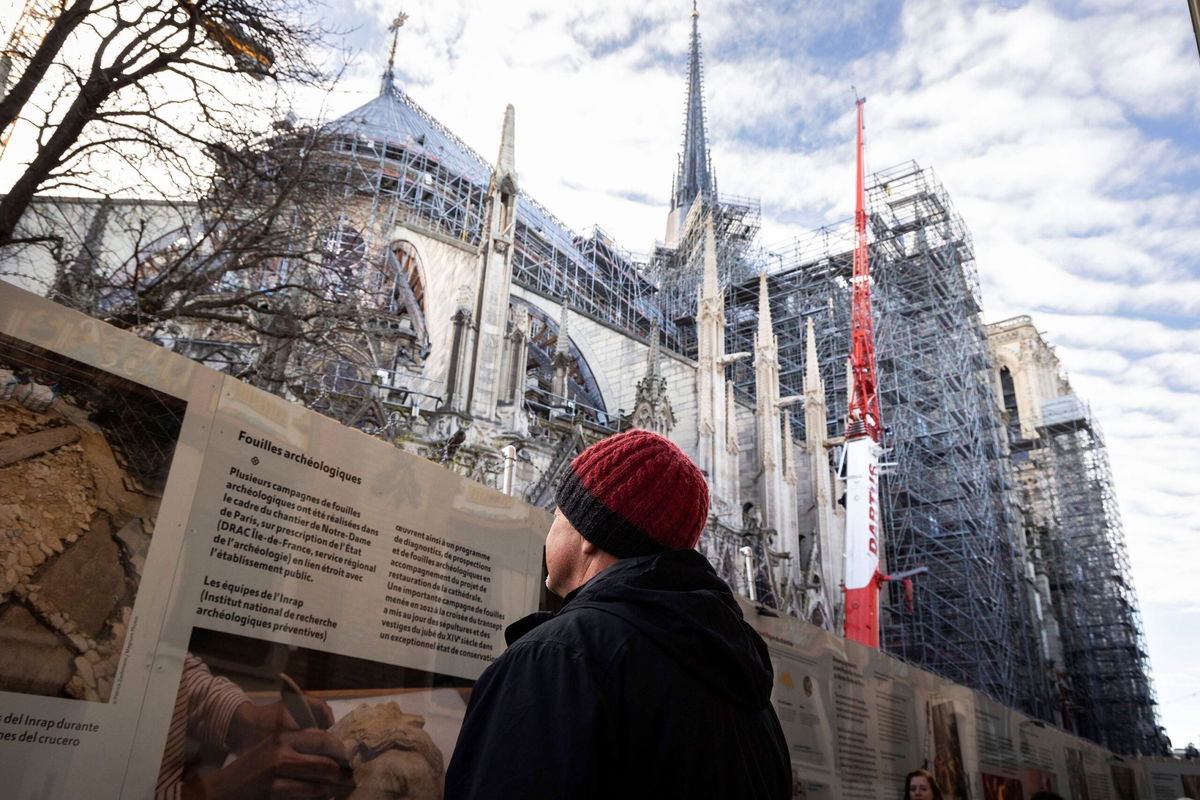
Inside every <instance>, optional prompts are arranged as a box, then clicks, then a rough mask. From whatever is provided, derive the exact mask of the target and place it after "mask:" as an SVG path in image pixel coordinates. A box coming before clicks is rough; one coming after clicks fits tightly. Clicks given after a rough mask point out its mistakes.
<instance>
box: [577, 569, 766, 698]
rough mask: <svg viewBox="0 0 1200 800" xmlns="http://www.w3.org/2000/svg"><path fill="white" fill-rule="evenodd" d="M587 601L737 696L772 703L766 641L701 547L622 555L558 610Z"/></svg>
mask: <svg viewBox="0 0 1200 800" xmlns="http://www.w3.org/2000/svg"><path fill="white" fill-rule="evenodd" d="M584 607H590V608H595V609H598V610H600V611H605V612H607V613H610V614H615V615H616V616H618V617H621V618H622V619H623V620H625V621H626V622H627V623H629V624H630V625H632V626H633V627H635V628H637V629H638V630H640V631H641V632H642V633H644V634H645V635H646V636H648V637H649V638H650V640H651V641H652V642H654V643H656V644H658V645H659V646H660V647H661V648H662V650H663V652H664V653H665V654H666V655H667V656H668V657H670V658H671V659H673V660H674V661H676V662H677V663H678V664H679V666H680V667H681V668H682V669H683V670H685V671H686V672H688V673H689V674H692V675H694V676H695V677H697V678H698V679H699V680H701V681H703V682H704V683H706V684H707V685H709V686H710V687H711V688H713V689H714V690H715V691H716V692H717V693H719V694H721V695H724V696H726V697H728V698H729V699H730V700H732V701H734V702H738V703H741V704H744V705H748V706H751V707H754V708H760V707H762V706H763V705H765V704H767V703H768V702H770V697H771V687H772V685H773V682H774V671H773V670H772V668H771V661H770V658H769V656H768V655H767V648H766V645H765V644H764V643H763V640H762V637H760V636H759V635H758V633H757V632H756V631H755V630H754V629H753V628H751V627H750V625H749V624H747V623H746V621H745V619H744V618H743V617H742V610H741V608H740V607H739V606H738V604H737V600H735V599H734V597H733V593H732V592H731V591H730V590H729V586H728V585H727V584H726V583H725V582H724V581H723V580H721V579H720V578H719V577H718V576H717V574H716V572H715V571H713V568H712V566H711V565H710V564H709V563H708V560H707V559H705V558H704V556H702V555H700V553H698V552H696V551H695V550H670V551H667V552H665V553H657V554H654V555H649V556H638V557H635V558H625V559H622V560H620V561H618V562H617V563H616V564H614V565H613V566H611V567H609V568H608V569H606V570H604V571H603V572H601V573H600V574H599V575H597V576H595V577H594V578H592V579H591V580H590V581H588V582H587V583H585V584H584V585H583V586H581V587H579V588H578V589H576V590H575V591H574V592H572V593H571V594H569V595H567V598H566V603H565V605H564V606H563V608H562V610H561V611H559V612H558V613H559V614H569V613H571V611H572V610H575V609H580V608H584Z"/></svg>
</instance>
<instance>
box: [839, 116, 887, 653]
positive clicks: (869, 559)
mask: <svg viewBox="0 0 1200 800" xmlns="http://www.w3.org/2000/svg"><path fill="white" fill-rule="evenodd" d="M865 102H866V100H865V99H861V98H860V99H859V100H858V176H857V180H856V184H855V210H854V274H853V277H852V278H851V281H850V283H851V291H852V295H851V297H852V299H851V316H850V386H849V387H848V390H849V403H848V405H849V408H848V410H847V414H846V444H845V453H844V455H845V464H846V576H845V582H844V585H845V592H846V595H845V601H846V608H845V613H846V624H845V636H846V638H847V639H852V640H854V641H856V642H861V643H862V644H865V645H868V646H870V647H874V648H878V647H879V586H880V584H881V583H882V582H883V581H884V580H886V578H885V576H883V575H882V574H880V572H879V540H880V536H881V534H882V532H883V530H882V525H881V518H880V515H879V439H880V432H881V429H882V423H881V420H880V418H879V395H878V393H877V391H876V384H875V326H874V324H873V322H872V320H871V269H870V264H869V261H868V253H867V212H866V210H865V209H864V208H863V103H865Z"/></svg>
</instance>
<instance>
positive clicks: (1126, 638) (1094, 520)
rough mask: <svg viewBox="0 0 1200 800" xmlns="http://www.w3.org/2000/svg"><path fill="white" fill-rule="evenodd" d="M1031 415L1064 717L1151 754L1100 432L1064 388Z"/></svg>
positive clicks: (1130, 597) (1140, 651)
mask: <svg viewBox="0 0 1200 800" xmlns="http://www.w3.org/2000/svg"><path fill="white" fill-rule="evenodd" d="M1040 422H1041V424H1040V426H1039V427H1038V434H1039V439H1040V445H1041V452H1040V453H1039V455H1040V456H1041V458H1040V459H1039V460H1040V461H1041V462H1042V463H1043V464H1044V469H1045V474H1046V475H1047V476H1048V478H1049V481H1048V483H1049V489H1050V494H1051V497H1050V501H1051V504H1050V506H1051V509H1052V514H1053V523H1052V525H1051V526H1050V527H1049V528H1048V529H1047V530H1045V531H1043V532H1041V538H1042V541H1041V550H1042V553H1043V554H1044V564H1043V566H1044V568H1045V570H1046V572H1047V575H1048V577H1049V579H1050V592H1051V599H1052V603H1053V607H1054V613H1055V615H1056V616H1057V619H1058V622H1059V625H1060V637H1061V640H1062V645H1063V658H1064V660H1065V662H1066V663H1065V664H1063V665H1062V667H1063V671H1064V672H1065V675H1066V680H1067V682H1068V694H1067V700H1066V708H1065V716H1066V717H1067V719H1066V722H1067V723H1068V725H1069V726H1070V727H1072V728H1074V729H1075V731H1076V732H1077V733H1079V734H1080V735H1081V736H1085V737H1087V738H1089V739H1092V740H1093V741H1095V742H1097V743H1099V744H1101V745H1103V746H1105V747H1107V748H1108V749H1110V750H1112V751H1113V752H1115V753H1125V754H1142V755H1157V754H1159V753H1161V752H1162V750H1163V745H1162V743H1161V741H1160V736H1159V731H1158V728H1157V717H1156V711H1155V698H1154V688H1153V686H1152V685H1151V683H1150V679H1149V658H1148V656H1147V653H1146V645H1145V641H1144V639H1143V633H1142V625H1141V620H1140V617H1139V613H1138V603H1137V597H1136V595H1135V593H1134V589H1133V583H1132V581H1131V580H1130V569H1129V558H1128V555H1127V554H1126V550H1125V534H1124V532H1123V530H1122V526H1121V515H1120V511H1119V510H1118V508H1117V500H1116V494H1115V491H1114V488H1113V480H1112V472H1111V470H1110V468H1109V463H1108V453H1107V449H1106V448H1105V445H1104V437H1103V435H1102V433H1101V431H1100V428H1099V426H1098V425H1097V424H1096V422H1095V420H1093V419H1092V418H1091V415H1090V413H1089V411H1088V409H1087V407H1086V406H1085V405H1084V404H1083V403H1081V402H1080V401H1079V400H1078V398H1076V397H1075V396H1074V395H1067V396H1066V397H1061V398H1057V399H1055V400H1052V401H1048V402H1046V403H1044V404H1043V407H1042V419H1041V420H1040Z"/></svg>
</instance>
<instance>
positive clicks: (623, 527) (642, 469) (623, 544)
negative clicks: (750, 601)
mask: <svg viewBox="0 0 1200 800" xmlns="http://www.w3.org/2000/svg"><path fill="white" fill-rule="evenodd" d="M555 500H556V501H557V502H558V507H559V509H560V510H561V511H562V512H563V514H565V515H566V517H567V519H568V520H570V522H571V524H572V525H573V526H574V527H575V530H577V531H579V533H580V534H582V535H583V537H584V538H585V539H587V540H588V541H590V542H592V543H593V544H595V545H596V546H597V547H599V548H600V549H601V550H604V551H606V552H609V553H612V554H613V555H614V556H616V557H618V558H629V557H631V556H641V555H649V554H651V553H660V552H662V551H664V550H686V549H690V548H692V547H695V546H696V542H697V541H698V540H699V539H700V532H701V531H702V530H704V525H705V523H706V522H707V521H708V484H707V483H705V481H704V475H703V474H702V473H701V472H700V469H699V467H697V466H696V465H695V464H694V463H692V460H691V459H690V458H688V457H687V456H686V455H684V453H683V451H682V450H680V449H679V448H678V447H677V446H676V445H675V444H674V443H673V442H672V441H671V440H670V439H666V438H664V437H662V436H659V435H658V434H657V433H651V432H650V431H643V430H632V431H626V432H625V433H618V434H617V435H616V436H610V437H608V438H607V439H603V440H601V441H599V442H596V443H595V444H594V445H592V446H591V447H589V448H587V449H586V450H584V451H583V452H582V453H580V454H579V455H578V456H576V458H575V460H574V461H572V462H571V466H570V468H569V469H568V471H567V474H566V475H565V476H564V477H563V480H562V483H560V484H559V487H558V492H557V494H556V496H555Z"/></svg>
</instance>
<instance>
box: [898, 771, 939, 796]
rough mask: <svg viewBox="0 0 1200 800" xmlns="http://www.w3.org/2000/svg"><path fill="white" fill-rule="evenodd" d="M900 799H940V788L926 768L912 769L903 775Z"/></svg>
mask: <svg viewBox="0 0 1200 800" xmlns="http://www.w3.org/2000/svg"><path fill="white" fill-rule="evenodd" d="M900 800H942V790H941V788H939V787H938V784H937V781H935V780H934V779H933V775H932V774H931V773H930V772H929V771H928V770H924V769H914V770H913V771H912V772H910V773H908V775H906V776H904V792H903V794H901V796H900Z"/></svg>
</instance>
